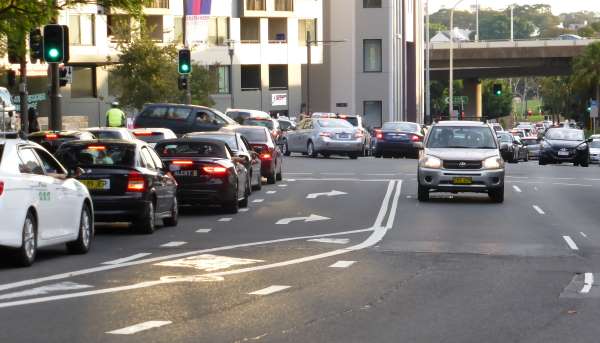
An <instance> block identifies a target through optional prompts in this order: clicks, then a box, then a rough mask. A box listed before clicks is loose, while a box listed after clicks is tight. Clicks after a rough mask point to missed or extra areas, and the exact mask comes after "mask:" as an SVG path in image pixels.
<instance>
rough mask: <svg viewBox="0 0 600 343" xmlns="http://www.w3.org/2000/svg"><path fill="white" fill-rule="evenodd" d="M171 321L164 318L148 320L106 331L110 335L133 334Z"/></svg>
mask: <svg viewBox="0 0 600 343" xmlns="http://www.w3.org/2000/svg"><path fill="white" fill-rule="evenodd" d="M171 323H172V322H170V321H164V320H152V321H149V322H143V323H139V324H135V325H132V326H128V327H126V328H122V329H118V330H113V331H108V332H107V333H108V334H111V335H133V334H134V333H138V332H141V331H145V330H150V329H154V328H158V327H161V326H165V325H169V324H171Z"/></svg>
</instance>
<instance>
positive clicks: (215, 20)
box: [208, 17, 229, 46]
mask: <svg viewBox="0 0 600 343" xmlns="http://www.w3.org/2000/svg"><path fill="white" fill-rule="evenodd" d="M228 39H229V18H228V17H210V19H208V44H209V45H210V46H218V45H225V42H226V41H227V40H228Z"/></svg>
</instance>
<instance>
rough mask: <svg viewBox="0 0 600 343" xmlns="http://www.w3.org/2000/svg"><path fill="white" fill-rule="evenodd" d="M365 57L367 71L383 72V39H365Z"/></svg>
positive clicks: (365, 70)
mask: <svg viewBox="0 0 600 343" xmlns="http://www.w3.org/2000/svg"><path fill="white" fill-rule="evenodd" d="M363 58H364V61H363V71H364V72H365V73H378V72H381V65H382V61H381V58H382V54H381V39H365V40H363Z"/></svg>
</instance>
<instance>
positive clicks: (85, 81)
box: [71, 67, 97, 98]
mask: <svg viewBox="0 0 600 343" xmlns="http://www.w3.org/2000/svg"><path fill="white" fill-rule="evenodd" d="M72 68H73V75H72V78H73V82H72V83H71V98H95V97H96V96H97V92H96V68H95V67H72Z"/></svg>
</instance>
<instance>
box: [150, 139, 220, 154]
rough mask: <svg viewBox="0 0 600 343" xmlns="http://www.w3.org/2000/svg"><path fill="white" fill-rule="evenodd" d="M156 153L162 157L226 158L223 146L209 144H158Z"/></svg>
mask: <svg viewBox="0 0 600 343" xmlns="http://www.w3.org/2000/svg"><path fill="white" fill-rule="evenodd" d="M155 149H156V151H157V152H158V154H159V155H160V156H162V157H180V156H181V157H182V156H188V157H220V158H227V153H226V150H225V146H223V145H217V144H214V143H209V142H169V143H159V144H158V145H157V146H156V148H155Z"/></svg>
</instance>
